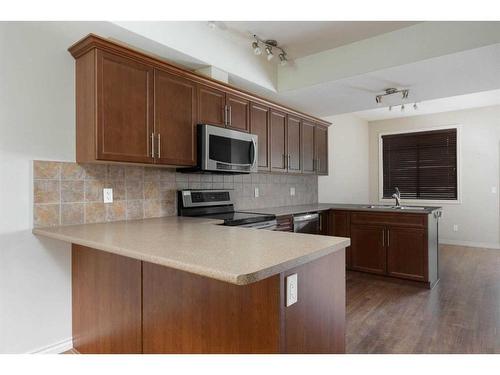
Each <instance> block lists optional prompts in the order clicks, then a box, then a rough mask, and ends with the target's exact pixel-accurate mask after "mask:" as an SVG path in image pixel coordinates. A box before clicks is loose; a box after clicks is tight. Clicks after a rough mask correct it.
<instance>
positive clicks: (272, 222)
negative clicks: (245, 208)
mask: <svg viewBox="0 0 500 375" xmlns="http://www.w3.org/2000/svg"><path fill="white" fill-rule="evenodd" d="M177 195H178V196H177V198H178V199H177V205H178V210H177V211H178V215H179V216H199V217H209V218H212V219H219V220H223V221H224V225H229V226H241V227H247V228H256V229H268V230H275V229H276V228H277V222H276V216H275V215H269V214H256V213H248V212H239V211H235V210H234V203H233V201H232V199H231V191H230V190H179V191H178V192H177Z"/></svg>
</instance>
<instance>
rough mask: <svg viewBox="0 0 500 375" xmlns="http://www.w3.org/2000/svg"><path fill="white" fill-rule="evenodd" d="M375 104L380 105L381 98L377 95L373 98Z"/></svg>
mask: <svg viewBox="0 0 500 375" xmlns="http://www.w3.org/2000/svg"><path fill="white" fill-rule="evenodd" d="M375 102H377V104H381V103H382V97H381V96H380V95H377V96H376V97H375Z"/></svg>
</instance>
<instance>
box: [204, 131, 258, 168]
mask: <svg viewBox="0 0 500 375" xmlns="http://www.w3.org/2000/svg"><path fill="white" fill-rule="evenodd" d="M257 155H258V152H257V136H256V135H255V134H249V133H244V132H239V131H236V130H230V129H225V128H220V127H217V126H212V125H206V124H200V125H198V164H199V165H198V167H199V169H201V170H202V171H211V172H229V173H251V172H257V165H258V164H257Z"/></svg>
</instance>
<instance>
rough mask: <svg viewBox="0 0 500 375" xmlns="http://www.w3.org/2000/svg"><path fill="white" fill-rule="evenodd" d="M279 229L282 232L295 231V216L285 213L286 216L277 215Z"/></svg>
mask: <svg viewBox="0 0 500 375" xmlns="http://www.w3.org/2000/svg"><path fill="white" fill-rule="evenodd" d="M276 222H277V228H276V230H277V231H280V232H293V216H292V215H285V216H277V217H276Z"/></svg>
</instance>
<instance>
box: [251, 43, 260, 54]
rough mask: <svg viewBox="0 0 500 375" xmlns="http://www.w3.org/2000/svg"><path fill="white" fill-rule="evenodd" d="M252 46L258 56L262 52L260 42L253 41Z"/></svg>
mask: <svg viewBox="0 0 500 375" xmlns="http://www.w3.org/2000/svg"><path fill="white" fill-rule="evenodd" d="M252 48H253V53H255V54H256V55H257V56H258V55H261V54H262V48H260V46H259V43H257V42H253V43H252Z"/></svg>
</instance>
